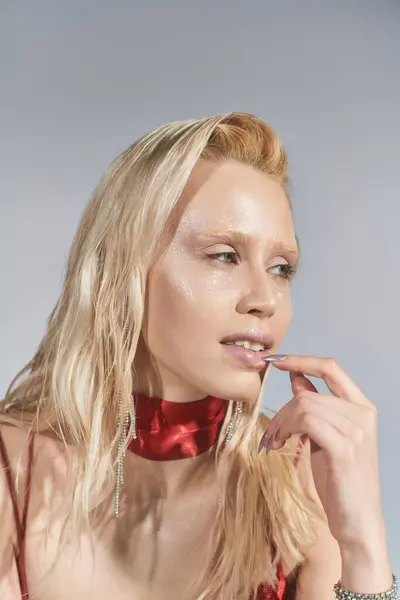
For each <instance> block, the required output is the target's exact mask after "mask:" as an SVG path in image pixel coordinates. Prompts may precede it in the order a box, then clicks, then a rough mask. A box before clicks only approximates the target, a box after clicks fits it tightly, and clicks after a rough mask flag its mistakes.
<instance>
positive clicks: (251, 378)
mask: <svg viewBox="0 0 400 600" xmlns="http://www.w3.org/2000/svg"><path fill="white" fill-rule="evenodd" d="M262 381H263V374H261V373H258V372H242V373H236V374H235V375H234V376H232V374H230V375H228V374H227V375H226V377H225V378H224V380H222V381H221V383H220V385H218V383H219V382H217V381H216V380H214V381H213V382H212V384H211V385H210V389H211V390H212V391H211V395H213V396H217V397H219V398H223V399H224V400H232V401H233V400H236V401H240V402H246V403H250V404H255V403H256V402H257V400H258V397H259V395H260V392H261V385H262Z"/></svg>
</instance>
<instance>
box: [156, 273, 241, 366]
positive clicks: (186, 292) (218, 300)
mask: <svg viewBox="0 0 400 600" xmlns="http://www.w3.org/2000/svg"><path fill="white" fill-rule="evenodd" d="M178 267H179V268H178ZM226 283H227V282H221V281H220V278H218V276H213V275H212V274H211V275H210V273H207V274H205V273H203V272H202V269H194V268H193V266H192V265H190V264H189V265H188V266H187V268H185V269H182V265H176V264H175V265H174V264H171V265H169V266H168V268H166V267H165V266H164V267H163V268H161V267H160V268H159V269H157V270H155V271H154V272H153V273H152V274H151V276H150V277H149V281H148V295H147V315H146V330H145V335H146V338H147V343H148V346H149V348H150V351H151V352H152V353H153V354H154V355H156V356H157V355H158V356H159V355H160V353H162V354H164V353H165V345H166V343H168V348H169V349H168V351H169V352H171V351H174V350H173V349H174V348H175V351H174V353H180V352H181V351H182V352H187V351H188V352H192V351H194V352H196V353H199V351H200V347H201V346H204V344H205V343H206V341H207V338H208V339H210V338H212V339H215V338H216V336H218V332H219V331H220V328H221V318H222V316H224V317H225V319H226V315H227V311H228V310H229V309H230V308H231V307H232V305H234V301H233V299H232V286H231V287H229V286H227V285H226ZM179 349H181V351H180V350H179Z"/></svg>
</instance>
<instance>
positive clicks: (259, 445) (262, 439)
mask: <svg viewBox="0 0 400 600" xmlns="http://www.w3.org/2000/svg"><path fill="white" fill-rule="evenodd" d="M267 433H268V429H266V431H264V433H263V435H262V438H261V440H260V443H259V444H258V454H260V452H261V450H262V449H263V448H264V443H265V439H266V437H267Z"/></svg>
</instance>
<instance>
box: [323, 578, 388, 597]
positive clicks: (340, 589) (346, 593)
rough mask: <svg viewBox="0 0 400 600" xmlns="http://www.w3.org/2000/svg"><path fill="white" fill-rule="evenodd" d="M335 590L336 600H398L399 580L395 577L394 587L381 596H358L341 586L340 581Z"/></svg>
mask: <svg viewBox="0 0 400 600" xmlns="http://www.w3.org/2000/svg"><path fill="white" fill-rule="evenodd" d="M333 590H334V592H335V598H336V600H356V599H357V598H360V599H363V598H364V599H365V598H369V600H382V599H384V600H396V598H398V595H397V578H396V577H395V575H393V585H392V587H391V588H390V590H387V591H386V592H382V593H381V594H356V593H355V592H349V591H348V590H345V589H344V588H343V587H342V586H341V583H340V581H338V583H337V584H336V585H335V587H334V588H333Z"/></svg>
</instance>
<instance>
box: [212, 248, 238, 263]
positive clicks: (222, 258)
mask: <svg viewBox="0 0 400 600" xmlns="http://www.w3.org/2000/svg"><path fill="white" fill-rule="evenodd" d="M207 256H208V257H209V258H210V259H211V260H215V261H217V262H221V263H227V264H232V265H237V264H238V263H239V256H238V254H237V252H234V251H233V250H231V251H230V252H216V253H215V254H208V255H207Z"/></svg>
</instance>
